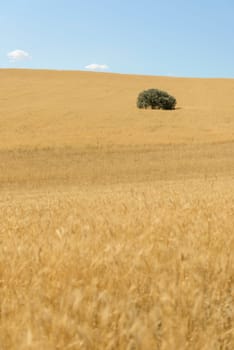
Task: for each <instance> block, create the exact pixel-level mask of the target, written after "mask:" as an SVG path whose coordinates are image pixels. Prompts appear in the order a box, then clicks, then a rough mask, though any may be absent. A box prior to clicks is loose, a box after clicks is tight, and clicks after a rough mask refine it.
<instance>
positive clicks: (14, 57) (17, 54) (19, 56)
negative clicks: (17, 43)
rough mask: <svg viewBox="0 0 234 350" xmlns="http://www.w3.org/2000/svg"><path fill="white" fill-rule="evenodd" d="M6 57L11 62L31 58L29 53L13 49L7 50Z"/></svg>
mask: <svg viewBox="0 0 234 350" xmlns="http://www.w3.org/2000/svg"><path fill="white" fill-rule="evenodd" d="M7 57H8V58H9V60H10V61H11V62H18V61H25V60H28V59H30V58H31V56H30V54H29V53H28V52H27V51H24V50H14V51H11V52H8V54H7Z"/></svg>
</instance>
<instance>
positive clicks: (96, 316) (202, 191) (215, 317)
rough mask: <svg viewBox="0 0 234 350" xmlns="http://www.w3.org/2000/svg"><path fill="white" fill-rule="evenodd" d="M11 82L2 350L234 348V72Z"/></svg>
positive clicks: (3, 208)
mask: <svg viewBox="0 0 234 350" xmlns="http://www.w3.org/2000/svg"><path fill="white" fill-rule="evenodd" d="M0 78H1V86H0V123H1V128H0V223H1V224H0V350H16V349H17V350H27V349H28V350H29V349H31V350H33V349H34V350H54V349H57V350H122V349H123V350H125V349H126V350H233V349H234V334H233V333H234V328H233V322H234V311H233V305H234V279H233V276H234V256H233V251H234V235H233V228H234V162H233V159H234V142H233V140H234V118H233V117H232V116H233V113H234V105H233V103H232V100H233V90H234V80H233V79H229V80H228V79H180V78H163V77H143V76H125V75H117V74H102V73H100V74H94V73H87V72H49V71H31V70H27V71H25V70H0ZM151 87H155V88H160V89H163V90H166V91H168V92H169V93H171V94H172V95H174V96H175V97H176V98H177V100H178V109H176V110H175V111H173V112H170V111H169V112H168V111H142V110H138V109H137V108H136V106H135V103H136V97H137V95H138V93H139V92H140V91H142V90H143V89H145V88H151ZM217 102H218V104H217Z"/></svg>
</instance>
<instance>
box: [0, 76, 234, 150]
mask: <svg viewBox="0 0 234 350" xmlns="http://www.w3.org/2000/svg"><path fill="white" fill-rule="evenodd" d="M0 79H1V86H0V123H1V128H0V149H14V148H28V147H29V148H32V147H37V148H38V147H39V148H44V147H54V146H56V147H63V146H71V147H84V146H87V145H89V146H97V145H100V144H101V145H104V146H105V145H108V146H109V147H110V146H119V145H141V146H142V145H155V144H165V143H169V144H170V143H190V142H192V143H194V142H195V143H197V142H199V143H201V142H206V143H207V142H220V141H221V142H223V141H232V140H234V118H233V115H234V99H233V96H234V80H231V79H230V80H228V79H188V78H183V79H182V78H169V77H168V78H167V77H150V76H130V75H120V74H109V73H90V72H77V71H76V72H71V71H70V72H64V71H40V70H38V71H34V70H0ZM151 87H155V88H160V89H164V90H166V91H168V92H169V93H171V94H172V95H174V96H175V97H176V98H177V101H178V105H177V107H178V109H177V110H175V111H173V112H171V111H142V110H138V109H137V108H136V98H137V95H138V93H139V92H140V91H142V90H144V89H147V88H151Z"/></svg>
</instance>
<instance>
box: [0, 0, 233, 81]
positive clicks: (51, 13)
mask: <svg viewBox="0 0 234 350" xmlns="http://www.w3.org/2000/svg"><path fill="white" fill-rule="evenodd" d="M15 50H21V51H15ZM94 64H96V66H95V65H94ZM87 66H88V68H85V67H87ZM5 67H7V68H20V67H25V68H37V69H42V68H43V69H44V68H46V69H67V70H88V69H89V70H95V69H96V70H98V69H99V70H103V71H109V72H114V73H129V74H147V75H170V76H189V77H230V78H234V1H233V0H219V1H218V0H213V1H211V0H203V1H201V0H196V1H195V0H194V1H193V0H168V1H163V0H161V1H158V0H144V1H143V0H140V1H139V0H135V1H133V0H125V1H124V0H113V1H111V0H109V1H108V0H90V1H85V0H83V1H80V0H7V1H3V0H2V1H1V6H0V68H5Z"/></svg>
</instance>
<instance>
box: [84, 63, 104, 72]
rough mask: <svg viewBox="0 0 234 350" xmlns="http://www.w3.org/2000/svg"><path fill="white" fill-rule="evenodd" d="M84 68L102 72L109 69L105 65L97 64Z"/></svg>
mask: <svg viewBox="0 0 234 350" xmlns="http://www.w3.org/2000/svg"><path fill="white" fill-rule="evenodd" d="M85 68H86V69H89V70H94V71H104V70H109V69H110V67H109V66H107V65H106V64H97V63H92V64H88V65H87V66H85Z"/></svg>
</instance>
